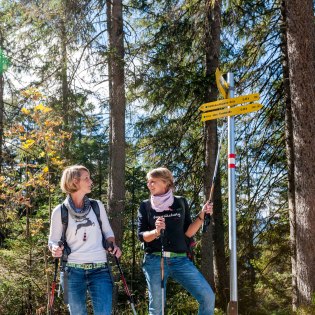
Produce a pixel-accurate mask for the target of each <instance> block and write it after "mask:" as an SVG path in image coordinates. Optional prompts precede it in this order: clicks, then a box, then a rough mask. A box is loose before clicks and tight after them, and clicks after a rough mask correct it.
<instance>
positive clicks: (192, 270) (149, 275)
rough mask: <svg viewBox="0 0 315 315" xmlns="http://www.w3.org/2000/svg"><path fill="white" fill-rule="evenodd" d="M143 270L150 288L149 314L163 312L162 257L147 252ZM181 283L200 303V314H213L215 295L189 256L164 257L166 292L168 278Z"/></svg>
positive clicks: (156, 314)
mask: <svg viewBox="0 0 315 315" xmlns="http://www.w3.org/2000/svg"><path fill="white" fill-rule="evenodd" d="M142 270H143V272H144V275H145V278H146V280H147V285H148V289H149V314H150V315H160V314H162V289H161V286H162V283H161V257H160V256H158V255H154V254H145V256H144V260H143V266H142ZM168 277H171V278H173V279H174V280H175V281H177V282H178V283H180V284H181V285H182V286H183V287H184V288H185V289H186V290H187V291H188V292H189V293H190V294H191V295H192V296H193V297H194V298H195V299H196V300H197V301H198V303H199V310H198V315H213V314H214V302H215V295H214V293H213V291H212V289H211V287H210V285H209V283H208V282H207V280H206V279H205V278H204V276H203V275H202V274H201V273H200V272H199V270H198V269H197V268H196V266H195V265H194V264H193V263H192V262H191V261H190V259H189V258H188V257H173V258H164V293H165V295H166V283H167V278H168Z"/></svg>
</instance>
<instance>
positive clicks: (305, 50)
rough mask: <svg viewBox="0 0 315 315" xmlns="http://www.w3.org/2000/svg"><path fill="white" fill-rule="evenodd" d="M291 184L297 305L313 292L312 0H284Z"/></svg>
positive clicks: (306, 301) (314, 36)
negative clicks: (292, 166)
mask: <svg viewBox="0 0 315 315" xmlns="http://www.w3.org/2000/svg"><path fill="white" fill-rule="evenodd" d="M285 6H286V11H285V13H286V18H287V40H288V60H289V79H290V93H291V106H292V123H293V145H294V184H295V192H294V193H295V209H296V214H295V219H296V220H295V233H296V285H297V305H298V306H301V305H311V300H312V296H313V295H314V292H315V277H314V269H315V233H314V230H315V176H314V174H315V163H314V160H315V137H314V134H315V124H314V112H315V102H314V100H315V87H314V82H313V81H314V71H315V28H314V12H313V1H312V0H300V1H297V0H286V1H285Z"/></svg>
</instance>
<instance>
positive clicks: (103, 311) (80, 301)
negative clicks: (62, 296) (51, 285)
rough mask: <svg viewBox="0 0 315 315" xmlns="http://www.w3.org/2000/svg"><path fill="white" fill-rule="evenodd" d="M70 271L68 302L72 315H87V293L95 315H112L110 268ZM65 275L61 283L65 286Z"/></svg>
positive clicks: (74, 269) (70, 268)
mask: <svg viewBox="0 0 315 315" xmlns="http://www.w3.org/2000/svg"><path fill="white" fill-rule="evenodd" d="M66 268H67V270H68V300H69V305H68V307H69V311H70V314H71V315H87V307H86V292H87V291H88V292H89V295H90V297H91V301H92V305H93V313H94V315H110V314H111V311H112V289H113V282H112V276H111V273H110V270H109V269H108V267H103V268H96V269H90V270H84V269H80V268H73V267H66ZM63 277H64V275H63V273H61V283H62V284H63Z"/></svg>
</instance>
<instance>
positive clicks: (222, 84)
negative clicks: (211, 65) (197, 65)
mask: <svg viewBox="0 0 315 315" xmlns="http://www.w3.org/2000/svg"><path fill="white" fill-rule="evenodd" d="M215 81H216V83H217V87H218V90H219V92H220V93H221V95H222V96H223V97H224V98H227V97H228V92H229V84H228V83H227V82H226V81H225V80H224V78H223V76H222V74H221V71H220V70H219V68H217V69H216V70H215Z"/></svg>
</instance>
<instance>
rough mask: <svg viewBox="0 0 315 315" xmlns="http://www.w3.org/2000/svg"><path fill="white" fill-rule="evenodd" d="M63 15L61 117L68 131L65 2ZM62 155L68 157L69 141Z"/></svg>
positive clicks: (61, 22) (61, 36) (61, 26)
mask: <svg viewBox="0 0 315 315" xmlns="http://www.w3.org/2000/svg"><path fill="white" fill-rule="evenodd" d="M63 7H64V10H63V11H64V12H63V16H62V17H61V21H60V50H61V74H60V77H61V78H60V79H61V93H62V100H61V101H62V117H63V130H64V131H66V132H69V131H70V127H69V110H70V108H69V83H68V55H67V30H66V23H67V22H66V21H67V16H68V15H67V3H66V2H65V3H64V5H63ZM64 155H65V157H66V158H69V142H67V141H66V142H65V144H64Z"/></svg>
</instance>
